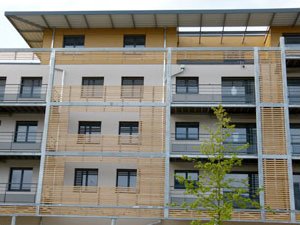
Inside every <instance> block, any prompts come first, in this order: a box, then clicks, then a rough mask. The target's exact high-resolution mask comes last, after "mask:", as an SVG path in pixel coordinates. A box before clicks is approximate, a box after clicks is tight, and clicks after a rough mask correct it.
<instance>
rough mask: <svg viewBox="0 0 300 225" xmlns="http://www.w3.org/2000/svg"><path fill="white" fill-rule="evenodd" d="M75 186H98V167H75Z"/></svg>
mask: <svg viewBox="0 0 300 225" xmlns="http://www.w3.org/2000/svg"><path fill="white" fill-rule="evenodd" d="M74 186H98V169H75V181H74Z"/></svg>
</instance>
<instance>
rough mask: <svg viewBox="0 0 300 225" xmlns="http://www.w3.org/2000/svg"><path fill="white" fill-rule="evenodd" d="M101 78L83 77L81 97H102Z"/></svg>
mask: <svg viewBox="0 0 300 225" xmlns="http://www.w3.org/2000/svg"><path fill="white" fill-rule="evenodd" d="M103 82H104V78H103V77H83V78H82V88H81V97H102V96H103Z"/></svg>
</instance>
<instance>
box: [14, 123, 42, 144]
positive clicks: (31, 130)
mask: <svg viewBox="0 0 300 225" xmlns="http://www.w3.org/2000/svg"><path fill="white" fill-rule="evenodd" d="M37 125H38V122H36V121H28V122H27V121H19V122H17V124H16V132H15V142H36V133H37Z"/></svg>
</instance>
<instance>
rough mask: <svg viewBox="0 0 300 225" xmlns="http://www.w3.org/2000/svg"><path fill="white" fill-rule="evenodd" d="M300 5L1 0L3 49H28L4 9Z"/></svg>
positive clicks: (292, 1)
mask: <svg viewBox="0 0 300 225" xmlns="http://www.w3.org/2000/svg"><path fill="white" fill-rule="evenodd" d="M243 8H253V9H256V8H300V0H247V1H246V0H0V34H1V35H0V48H28V45H27V44H26V42H25V41H24V40H23V39H22V37H21V36H20V35H19V34H18V32H17V31H16V30H15V28H14V27H13V26H12V25H11V24H10V23H9V21H8V20H7V19H6V17H5V16H4V12H5V11H55V10H79V11H80V10H157V9H243Z"/></svg>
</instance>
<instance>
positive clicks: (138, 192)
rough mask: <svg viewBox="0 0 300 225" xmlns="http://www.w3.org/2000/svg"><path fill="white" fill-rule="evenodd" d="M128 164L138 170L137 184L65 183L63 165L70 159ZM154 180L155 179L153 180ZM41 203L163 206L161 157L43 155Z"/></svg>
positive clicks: (71, 161) (69, 162) (85, 161)
mask: <svg viewBox="0 0 300 225" xmlns="http://www.w3.org/2000/svg"><path fill="white" fill-rule="evenodd" d="M77 162H80V163H87V164H91V163H97V164H98V163H99V164H102V165H103V164H107V165H110V164H116V165H117V164H122V163H126V164H130V165H135V166H136V168H137V170H138V176H137V187H136V188H135V189H127V188H126V189H124V188H121V189H120V188H115V187H108V186H103V187H74V186H66V185H64V180H65V179H66V177H65V176H67V174H65V166H66V164H68V165H70V164H72V163H77ZM153 181H155V182H153ZM42 203H46V204H76V205H79V206H80V205H91V206H94V205H99V206H108V205H111V206H127V207H128V206H129V207H130V206H163V205H164V159H163V158H152V159H149V158H148V159H143V158H123V157H122V158H113V157H74V156H73V157H53V156H48V157H47V158H46V165H45V174H44V181H43V194H42Z"/></svg>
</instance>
